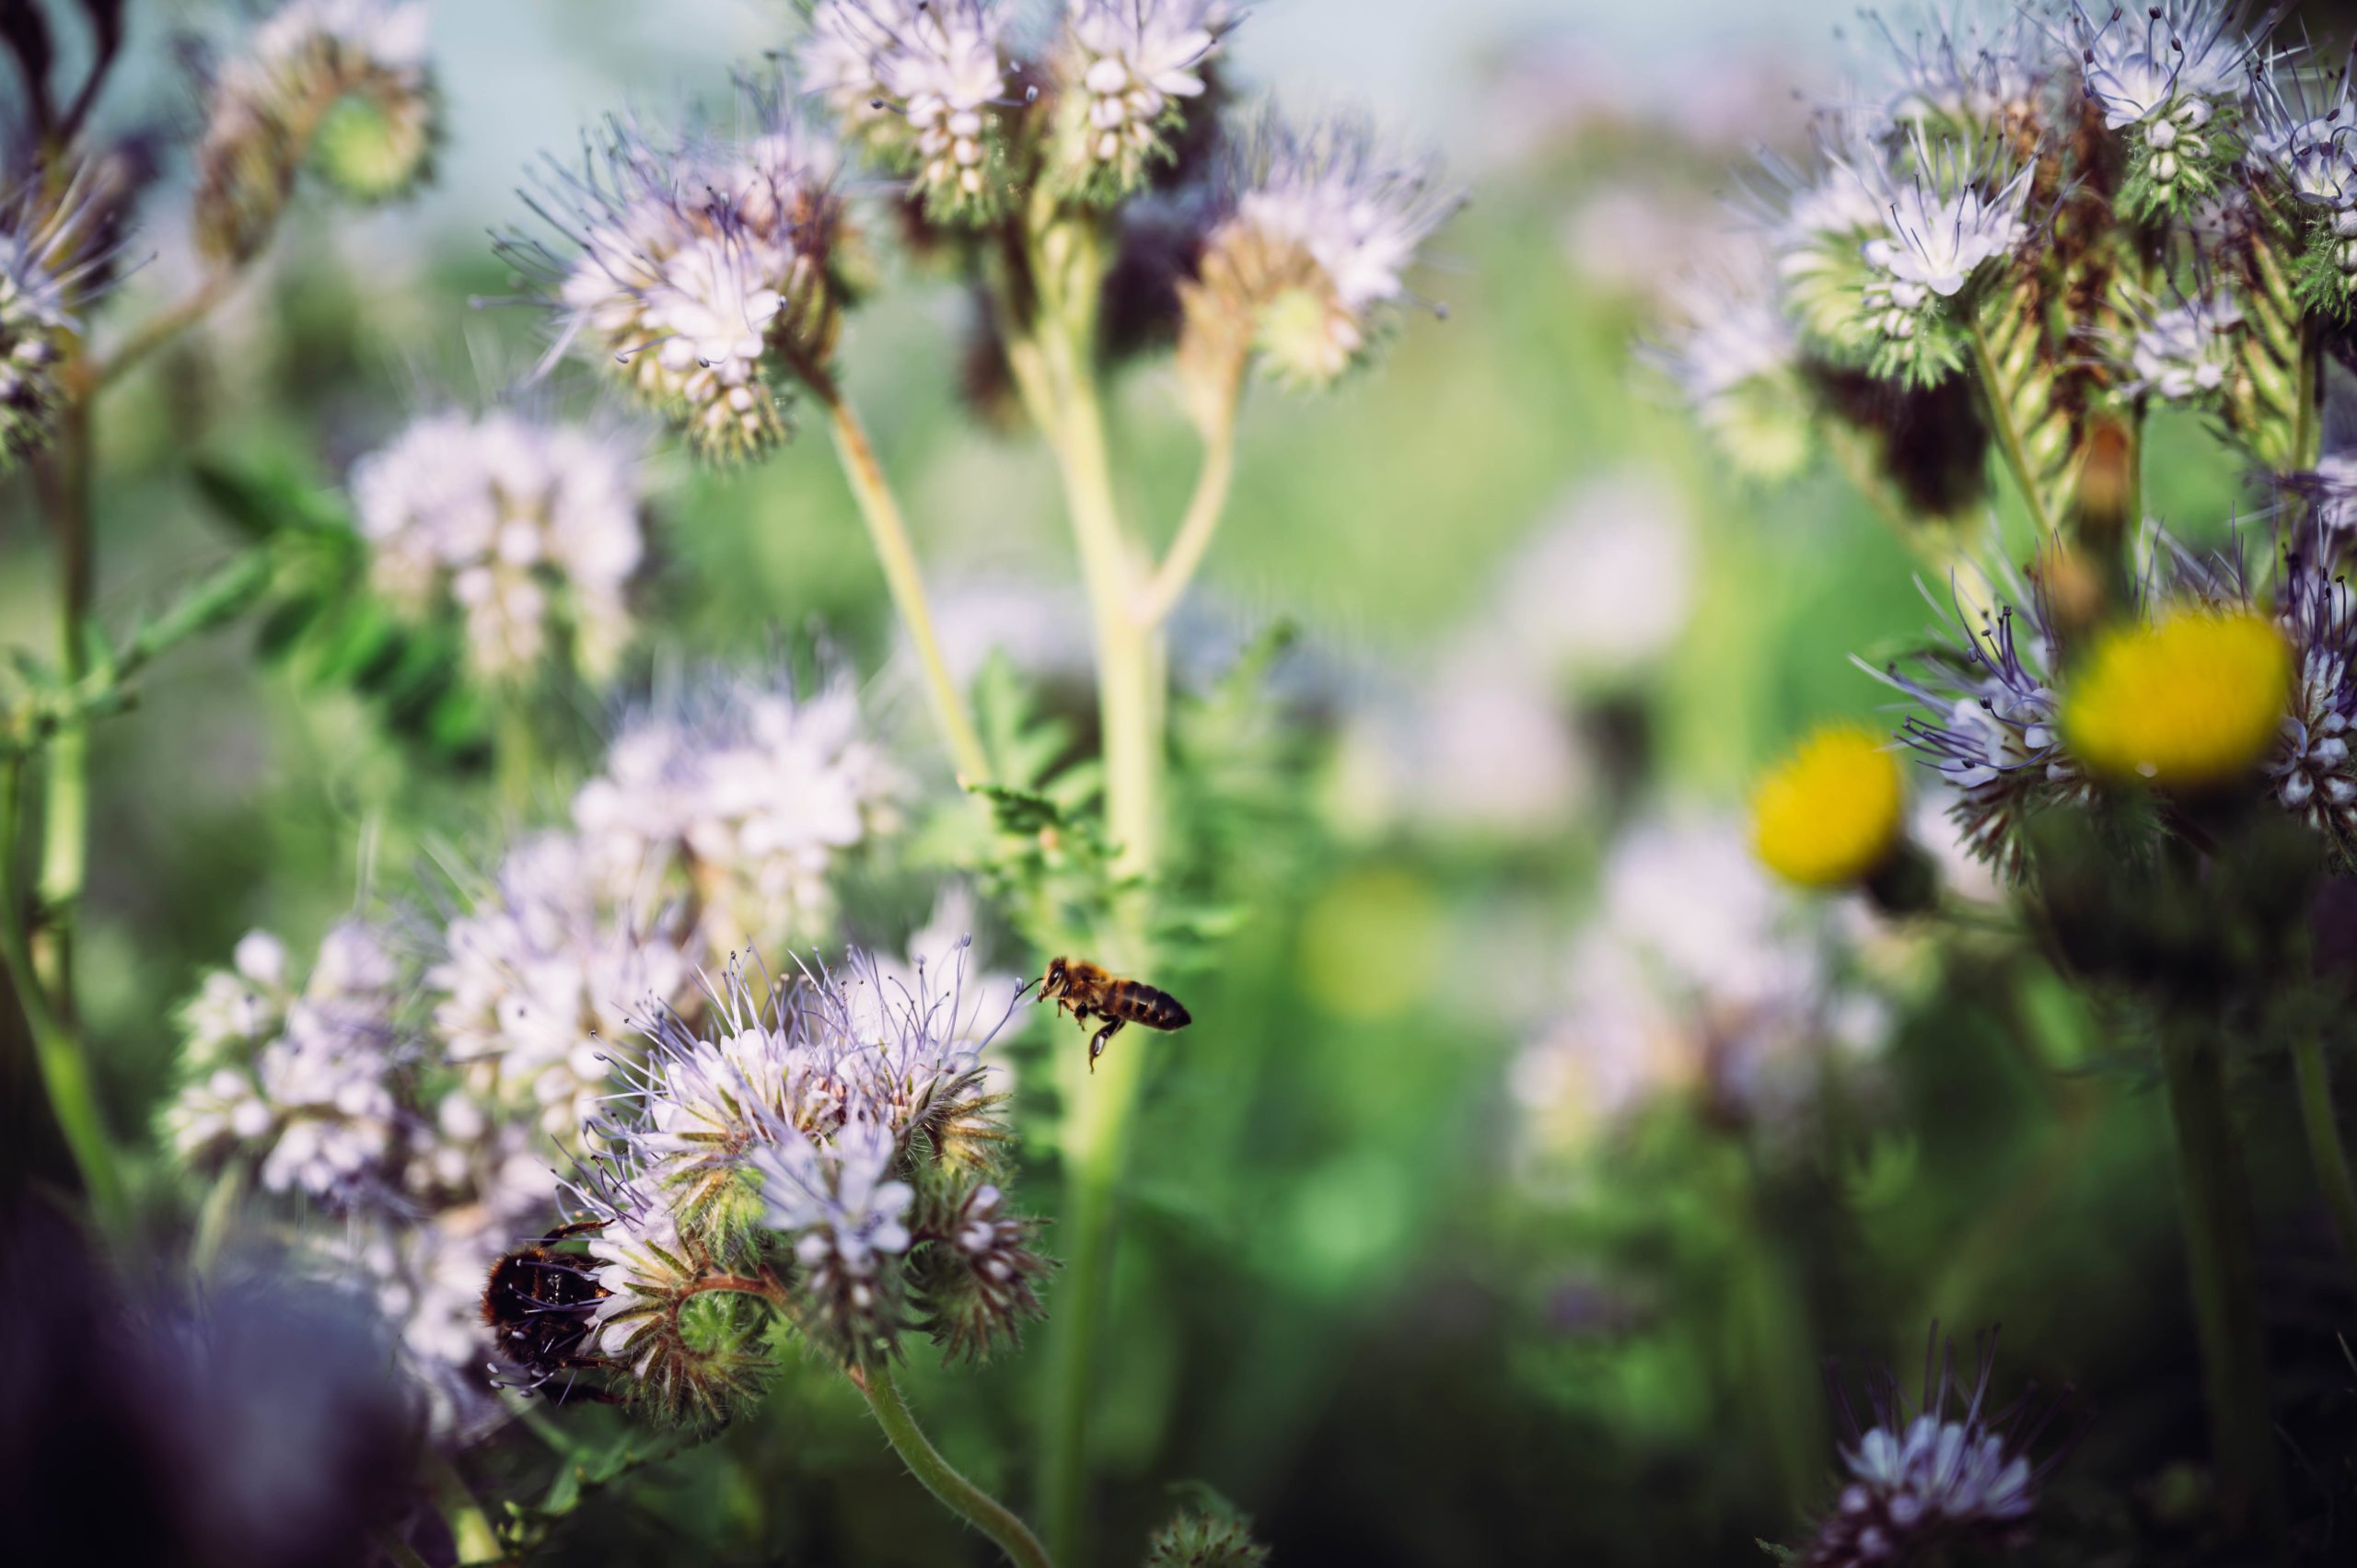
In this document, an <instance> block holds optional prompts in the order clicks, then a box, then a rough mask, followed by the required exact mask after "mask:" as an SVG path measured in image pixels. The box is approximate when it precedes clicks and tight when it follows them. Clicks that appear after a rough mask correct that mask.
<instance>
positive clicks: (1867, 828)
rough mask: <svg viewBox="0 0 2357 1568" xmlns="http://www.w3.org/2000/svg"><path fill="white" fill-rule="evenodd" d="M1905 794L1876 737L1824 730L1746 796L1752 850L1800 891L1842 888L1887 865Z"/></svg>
mask: <svg viewBox="0 0 2357 1568" xmlns="http://www.w3.org/2000/svg"><path fill="white" fill-rule="evenodd" d="M1906 826H1907V823H1906V791H1905V787H1904V785H1903V784H1901V782H1900V779H1899V772H1898V761H1897V759H1895V758H1894V757H1892V755H1891V754H1890V751H1889V749H1888V747H1887V743H1886V741H1885V739H1884V738H1883V737H1881V736H1878V735H1875V734H1874V733H1873V732H1871V731H1869V730H1865V729H1862V728H1859V727H1857V726H1843V725H1837V726H1828V727H1826V728H1823V729H1820V730H1818V731H1817V733H1816V734H1814V735H1812V736H1810V737H1809V738H1807V739H1806V740H1805V741H1803V742H1802V743H1801V745H1800V746H1799V748H1798V749H1795V750H1794V752H1793V753H1792V754H1791V755H1790V756H1788V757H1786V758H1785V759H1784V760H1783V761H1782V762H1780V763H1778V764H1777V766H1776V767H1775V768H1774V769H1772V770H1771V772H1769V773H1768V774H1767V776H1766V777H1765V778H1763V779H1762V780H1761V781H1760V783H1759V790H1758V792H1757V794H1755V795H1754V796H1753V797H1752V807H1751V835H1752V847H1753V849H1754V850H1755V851H1756V852H1757V853H1758V854H1759V859H1760V861H1761V863H1762V864H1764V865H1767V866H1768V868H1769V869H1770V870H1771V871H1773V872H1775V873H1776V874H1777V875H1778V876H1780V877H1784V878H1785V879H1786V880H1787V881H1791V882H1794V883H1797V884H1799V885H1800V886H1802V887H1805V888H1844V887H1849V886H1852V884H1855V883H1858V882H1860V881H1863V880H1864V879H1865V878H1866V877H1871V876H1873V875H1874V874H1875V872H1876V871H1878V870H1880V869H1882V868H1883V867H1884V866H1886V865H1888V864H1889V863H1890V860H1891V858H1892V856H1893V855H1895V854H1897V853H1898V847H1899V844H1900V842H1901V841H1902V840H1903V839H1904V837H1905V835H1906Z"/></svg>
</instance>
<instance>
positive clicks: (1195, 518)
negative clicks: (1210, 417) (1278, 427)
mask: <svg viewBox="0 0 2357 1568" xmlns="http://www.w3.org/2000/svg"><path fill="white" fill-rule="evenodd" d="M1235 478H1236V400H1235V399H1234V398H1233V397H1231V398H1229V399H1228V400H1227V405H1226V408H1225V410H1224V411H1223V412H1222V415H1221V416H1220V417H1219V418H1217V419H1216V420H1214V421H1213V424H1212V426H1211V428H1210V430H1209V431H1208V432H1207V433H1206V435H1205V436H1204V438H1203V466H1202V471H1201V472H1200V473H1199V474H1197V475H1196V478H1195V494H1194V495H1193V496H1192V497H1191V498H1190V500H1189V501H1188V503H1187V515H1186V517H1185V518H1184V519H1183V520H1182V521H1181V522H1180V523H1179V532H1178V533H1177V534H1176V535H1175V536H1174V537H1173V538H1172V539H1171V541H1170V552H1169V554H1167V555H1166V556H1165V557H1164V558H1163V562H1162V564H1161V566H1160V567H1158V568H1156V569H1155V574H1154V577H1153V580H1152V581H1150V582H1149V583H1147V584H1146V587H1145V592H1144V596H1143V597H1142V598H1140V600H1139V603H1138V609H1137V619H1138V620H1139V621H1141V622H1143V623H1144V624H1145V625H1147V626H1149V627H1152V626H1159V625H1161V624H1162V622H1163V621H1165V620H1167V618H1168V617H1169V614H1170V612H1171V610H1174V609H1176V608H1177V607H1178V604H1179V598H1181V596H1183V595H1184V594H1185V593H1186V591H1187V585H1188V584H1189V583H1190V582H1192V581H1193V580H1194V576H1195V573H1196V571H1197V570H1198V569H1199V568H1201V567H1202V563H1203V556H1204V554H1205V552H1208V551H1209V550H1210V549H1211V547H1212V536H1213V534H1215V533H1217V532H1218V531H1219V521H1220V517H1221V516H1222V515H1223V514H1224V513H1225V512H1226V510H1227V493H1228V489H1229V487H1230V485H1231V484H1232V483H1233V482H1234V481H1235Z"/></svg>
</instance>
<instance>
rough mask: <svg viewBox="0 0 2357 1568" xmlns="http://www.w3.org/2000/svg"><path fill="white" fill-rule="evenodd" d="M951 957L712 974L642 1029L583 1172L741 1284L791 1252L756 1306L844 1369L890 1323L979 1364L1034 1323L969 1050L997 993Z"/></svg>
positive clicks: (872, 1357) (989, 1118) (868, 1352)
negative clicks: (691, 999) (773, 1307)
mask: <svg viewBox="0 0 2357 1568" xmlns="http://www.w3.org/2000/svg"><path fill="white" fill-rule="evenodd" d="M965 947H966V944H965V943H964V942H962V941H961V942H960V943H959V944H958V946H957V947H953V948H952V949H951V950H950V951H948V952H946V953H944V954H940V955H936V956H935V962H933V963H930V964H926V965H922V966H919V967H917V968H916V969H915V970H913V971H912V973H911V976H910V977H909V979H908V981H906V983H891V984H889V985H888V986H887V985H886V984H885V971H884V968H883V966H881V965H879V964H878V963H877V961H876V960H875V959H874V958H870V957H868V956H867V955H865V954H863V953H859V952H856V951H854V952H853V953H852V954H851V955H850V956H849V957H848V958H845V959H844V961H843V962H842V964H841V965H840V966H836V967H827V966H823V965H821V966H818V967H815V968H812V969H807V970H802V971H800V972H799V973H797V974H796V975H795V977H794V978H793V979H792V980H790V981H786V982H784V983H783V984H776V985H772V984H771V983H770V982H769V981H768V978H767V976H765V975H758V974H751V973H749V970H747V969H746V967H745V966H744V965H742V964H738V965H735V966H732V967H731V969H730V970H728V972H727V975H726V981H725V983H724V984H722V985H721V986H719V987H717V988H715V989H714V991H713V992H711V993H709V995H708V996H707V998H706V1001H707V1003H708V1005H706V1006H704V1007H702V1008H701V1009H700V1010H699V1016H698V1017H697V1018H696V1019H695V1020H694V1021H692V1022H691V1021H690V1020H689V1019H687V1018H684V1017H682V1016H679V1015H678V1014H675V1013H671V1012H668V1011H666V1012H664V1013H662V1014H661V1015H660V1016H658V1017H657V1018H656V1020H655V1021H654V1022H653V1023H652V1024H651V1025H650V1026H649V1033H650V1035H651V1037H652V1044H651V1046H650V1049H649V1051H648V1053H647V1057H646V1061H645V1063H644V1066H643V1067H642V1068H640V1069H638V1070H637V1071H636V1072H635V1073H634V1074H632V1077H633V1088H632V1090H631V1092H629V1093H626V1094H624V1095H621V1096H618V1097H616V1098H615V1100H614V1101H613V1103H612V1104H611V1106H610V1108H609V1109H608V1110H607V1112H606V1113H605V1115H604V1116H603V1117H602V1118H601V1120H600V1124H599V1128H598V1132H599V1138H600V1141H601V1142H602V1143H603V1144H605V1145H606V1147H607V1150H608V1153H607V1154H606V1155H604V1156H601V1163H602V1164H603V1165H605V1166H606V1167H610V1168H611V1169H614V1170H627V1171H628V1172H629V1173H630V1176H629V1179H628V1185H629V1188H630V1191H631V1192H632V1193H633V1195H634V1196H633V1202H635V1203H637V1204H638V1205H639V1206H640V1207H642V1208H643V1209H644V1210H645V1211H646V1212H647V1213H648V1214H654V1215H659V1216H660V1220H661V1223H662V1224H663V1225H667V1226H668V1227H669V1230H668V1232H667V1234H668V1235H672V1236H675V1237H677V1238H678V1240H679V1245H680V1246H681V1247H683V1248H685V1249H687V1252H688V1253H690V1254H692V1255H695V1256H698V1257H701V1258H702V1259H705V1260H709V1261H710V1262H711V1263H713V1264H714V1266H715V1267H727V1268H736V1269H737V1270H738V1272H740V1273H741V1272H746V1271H750V1270H755V1269H757V1268H759V1267H761V1266H762V1265H761V1260H762V1259H769V1260H771V1261H772V1262H776V1261H778V1260H780V1258H781V1255H783V1256H784V1257H790V1259H791V1266H790V1268H787V1269H785V1270H784V1272H782V1273H781V1274H780V1275H779V1276H778V1277H777V1278H776V1281H775V1284H774V1289H773V1291H772V1295H773V1296H774V1297H775V1298H776V1300H777V1302H778V1303H779V1304H780V1305H783V1306H784V1307H785V1308H786V1310H787V1311H788V1314H789V1316H790V1317H791V1318H792V1320H793V1321H794V1322H795V1324H796V1325H797V1326H798V1327H799V1328H800V1329H801V1330H802V1331H803V1332H804V1333H805V1334H807V1336H809V1337H810V1338H811V1339H812V1340H813V1341H814V1342H817V1343H819V1345H821V1346H823V1347H824V1348H825V1349H826V1350H827V1351H828V1353H830V1354H831V1355H834V1356H835V1357H837V1358H838V1359H840V1360H842V1361H843V1362H845V1363H846V1364H847V1365H872V1364H874V1363H875V1362H877V1360H879V1359H881V1358H884V1357H888V1356H889V1355H891V1354H892V1353H894V1349H895V1346H896V1345H897V1343H898V1341H899V1338H900V1334H901V1333H902V1332H903V1331H904V1330H907V1329H910V1328H923V1329H925V1330H929V1331H931V1332H932V1333H933V1335H934V1336H935V1338H936V1339H937V1340H939V1341H940V1342H942V1343H943V1344H944V1345H945V1346H946V1347H947V1348H948V1351H949V1353H951V1354H953V1355H967V1356H972V1355H979V1354H981V1353H984V1352H985V1351H987V1350H988V1349H989V1348H991V1347H992V1346H993V1345H995V1344H998V1343H1001V1342H1005V1341H1007V1340H1009V1339H1011V1338H1012V1337H1013V1335H1014V1334H1015V1332H1016V1329H1017V1327H1018V1326H1019V1325H1020V1323H1021V1322H1022V1321H1023V1320H1024V1319H1025V1318H1028V1317H1031V1316H1034V1315H1036V1313H1037V1311H1038V1302H1037V1299H1036V1297H1035V1295H1034V1294H1033V1292H1032V1290H1031V1288H1030V1281H1031V1280H1032V1279H1033V1278H1034V1277H1036V1276H1037V1275H1038V1274H1039V1273H1040V1272H1042V1271H1043V1270H1044V1269H1045V1268H1046V1267H1047V1265H1046V1263H1045V1262H1044V1260H1040V1259H1039V1258H1038V1257H1037V1256H1036V1255H1035V1254H1034V1253H1033V1252H1032V1251H1031V1250H1030V1247H1029V1237H1030V1222H1028V1221H1027V1220H1025V1219H1023V1218H1021V1217H1020V1216H1018V1215H1016V1214H1010V1213H1008V1212H1006V1211H1005V1209H1004V1199H1003V1196H1002V1193H1001V1190H1000V1189H1001V1184H1003V1182H1004V1176H1005V1160H1004V1155H1003V1153H1002V1149H1003V1144H1004V1140H1005V1138H1006V1132H1005V1129H1004V1123H1003V1121H1002V1119H1001V1113H1000V1104H999V1102H1000V1099H1001V1097H1000V1095H999V1094H998V1093H997V1092H996V1090H995V1089H993V1086H992V1085H991V1081H990V1077H989V1074H988V1073H987V1072H986V1070H985V1069H984V1067H983V1065H982V1063H981V1055H980V1053H981V1051H982V1050H983V1049H984V1048H985V1047H986V1046H987V1045H988V1043H989V1041H990V1040H991V1038H992V1037H993V1035H994V1034H995V1032H996V1030H997V1029H998V1028H1001V1027H1003V1026H1004V1022H1005V1020H1006V1018H1007V1017H1008V1016H1009V1015H1010V1014H1011V1012H1012V1008H1013V999H1012V998H1011V997H1007V998H1004V999H998V1000H993V1001H992V1002H989V1003H987V1004H984V1003H981V1001H980V1000H979V999H978V997H977V996H976V995H975V994H974V993H970V992H969V990H968V989H967V987H966V983H965V958H964V953H965ZM978 1015H979V1016H978ZM649 1223H652V1222H649ZM642 1294H645V1293H642Z"/></svg>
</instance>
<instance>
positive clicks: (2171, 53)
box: [2070, 0, 2257, 206]
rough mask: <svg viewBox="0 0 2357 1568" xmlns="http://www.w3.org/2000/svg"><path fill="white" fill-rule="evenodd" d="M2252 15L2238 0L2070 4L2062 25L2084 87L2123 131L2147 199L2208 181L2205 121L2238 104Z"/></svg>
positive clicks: (2242, 97)
mask: <svg viewBox="0 0 2357 1568" xmlns="http://www.w3.org/2000/svg"><path fill="white" fill-rule="evenodd" d="M2098 18H2100V19H2098ZM2252 21H2253V18H2252V15H2251V7H2250V6H2248V5H2247V4H2246V3H2245V0H2165V3H2164V4H2161V5H2148V6H2102V7H2100V8H2099V9H2098V10H2097V11H2096V12H2094V13H2090V12H2089V11H2088V10H2087V9H2086V8H2085V6H2084V5H2082V6H2080V7H2079V9H2078V13H2077V15H2076V16H2075V17H2074V18H2073V28H2072V29H2070V33H2071V41H2072V44H2073V48H2074V49H2075V51H2076V52H2077V54H2078V57H2079V60H2080V64H2081V66H2082V68H2083V72H2084V81H2085V83H2086V90H2087V96H2088V97H2089V98H2091V99H2094V100H2095V101H2096V103H2097V104H2098V105H2100V106H2101V107H2102V110H2103V122H2104V124H2105V126H2106V127H2107V128H2108V129H2110V130H2112V131H2116V132H2119V133H2122V134H2125V135H2127V136H2128V137H2129V145H2130V147H2131V152H2132V156H2133V158H2134V170H2133V173H2132V174H2131V182H2133V183H2134V184H2138V185H2142V187H2143V188H2144V189H2146V190H2147V191H2149V196H2148V197H2146V198H2144V200H2146V201H2148V202H2149V203H2150V204H2152V205H2154V206H2158V205H2161V204H2164V203H2168V202H2170V201H2172V200H2173V199H2175V198H2176V197H2177V196H2178V195H2179V194H2180V192H2183V193H2187V194H2192V195H2200V194H2202V193H2205V192H2208V191H2209V190H2210V189H2211V188H2212V186H2213V185H2214V184H2215V182H2216V178H2217V176H2216V171H2215V169H2214V168H2213V167H2212V159H2213V152H2214V149H2213V147H2212V138H2213V136H2214V132H2213V130H2212V126H2213V123H2214V122H2217V121H2218V120H2219V119H2220V117H2221V116H2223V115H2234V114H2238V113H2240V112H2241V111H2242V110H2243V109H2244V108H2245V107H2246V106H2247V102H2248V100H2249V98H2250V94H2251V90H2252V87H2253V84H2254V81H2255V80H2256V74H2255V72H2254V71H2253V69H2252V66H2253V61H2254V58H2255V55H2256V48H2257V46H2256V44H2255V42H2254V41H2253V39H2252V37H2251V29H2252ZM2134 199H2135V198H2133V197H2131V200H2134Z"/></svg>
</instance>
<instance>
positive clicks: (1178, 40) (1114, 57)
mask: <svg viewBox="0 0 2357 1568" xmlns="http://www.w3.org/2000/svg"><path fill="white" fill-rule="evenodd" d="M1237 19H1238V17H1237V12H1236V8H1235V7H1234V6H1231V5H1229V4H1228V0H1078V3H1077V4H1076V5H1074V6H1073V9H1072V17H1071V30H1070V37H1069V39H1068V40H1067V41H1066V44H1065V50H1064V57H1063V60H1062V64H1061V65H1060V67H1059V75H1061V76H1062V85H1061V87H1060V89H1059V90H1060V92H1061V94H1062V108H1061V110H1059V123H1058V131H1057V137H1058V144H1059V145H1060V147H1061V148H1062V151H1061V152H1060V153H1059V155H1058V157H1059V162H1060V175H1061V178H1062V180H1063V181H1064V182H1065V183H1066V184H1067V185H1068V186H1069V187H1071V188H1072V189H1073V190H1074V192H1076V193H1078V194H1080V195H1081V196H1083V197H1084V198H1086V199H1090V200H1096V201H1104V202H1110V201H1114V200H1118V199H1119V198H1120V197H1121V196H1124V195H1126V194H1128V193H1129V192H1132V191H1134V190H1136V189H1137V188H1138V186H1139V185H1141V184H1142V183H1144V180H1145V178H1146V175H1147V172H1148V171H1149V170H1150V169H1151V168H1153V167H1154V166H1155V164H1156V163H1160V162H1165V161H1167V160H1168V159H1169V158H1170V157H1171V156H1172V152H1171V134H1172V132H1173V130H1174V129H1175V128H1176V127H1177V126H1178V125H1179V122H1181V121H1183V120H1184V119H1185V117H1186V114H1187V112H1188V105H1189V104H1190V102H1191V101H1192V100H1194V99H1200V98H1202V96H1203V94H1204V92H1205V90H1206V87H1207V86H1208V83H1207V81H1206V77H1207V75H1208V71H1207V67H1208V66H1209V64H1210V62H1211V60H1212V58H1213V56H1214V55H1215V54H1216V53H1217V52H1218V51H1219V48H1220V44H1221V41H1222V40H1223V39H1224V38H1225V36H1226V34H1227V33H1228V31H1229V30H1230V29H1233V28H1234V27H1235V26H1236V24H1237Z"/></svg>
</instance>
